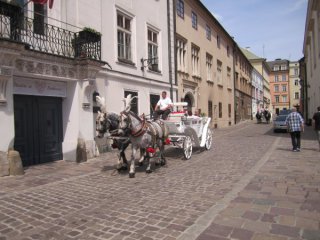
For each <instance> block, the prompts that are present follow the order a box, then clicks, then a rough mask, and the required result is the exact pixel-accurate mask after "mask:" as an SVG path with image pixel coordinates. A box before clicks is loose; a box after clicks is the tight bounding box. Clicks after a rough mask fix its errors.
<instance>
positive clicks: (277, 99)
mask: <svg viewBox="0 0 320 240" xmlns="http://www.w3.org/2000/svg"><path fill="white" fill-rule="evenodd" d="M274 97H275V99H276V103H279V102H280V101H279V100H280V98H279V96H278V95H276V96H274Z"/></svg>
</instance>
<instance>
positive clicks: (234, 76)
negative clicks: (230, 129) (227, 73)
mask: <svg viewBox="0 0 320 240" xmlns="http://www.w3.org/2000/svg"><path fill="white" fill-rule="evenodd" d="M236 52H237V51H236V44H234V45H233V64H232V65H233V109H234V124H237V109H236V105H237V101H236V62H235V57H236Z"/></svg>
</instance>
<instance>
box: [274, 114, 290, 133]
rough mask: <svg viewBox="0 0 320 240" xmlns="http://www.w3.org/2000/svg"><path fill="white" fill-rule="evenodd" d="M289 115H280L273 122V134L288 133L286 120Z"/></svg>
mask: <svg viewBox="0 0 320 240" xmlns="http://www.w3.org/2000/svg"><path fill="white" fill-rule="evenodd" d="M287 116H288V115H279V116H277V117H276V119H275V120H273V132H278V131H279V132H280V131H281V132H286V131H287V125H286V118H287Z"/></svg>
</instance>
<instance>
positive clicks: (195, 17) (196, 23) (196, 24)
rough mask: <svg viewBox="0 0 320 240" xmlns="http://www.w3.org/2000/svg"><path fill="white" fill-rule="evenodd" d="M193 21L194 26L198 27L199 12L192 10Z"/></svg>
mask: <svg viewBox="0 0 320 240" xmlns="http://www.w3.org/2000/svg"><path fill="white" fill-rule="evenodd" d="M191 21H192V27H193V28H194V29H198V17H197V14H195V13H194V12H191Z"/></svg>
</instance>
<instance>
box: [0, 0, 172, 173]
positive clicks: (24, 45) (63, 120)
mask: <svg viewBox="0 0 320 240" xmlns="http://www.w3.org/2000/svg"><path fill="white" fill-rule="evenodd" d="M19 4H20V5H19ZM24 4H25V7H24V9H23V10H22V9H21V6H23V5H24ZM172 4H173V3H172V1H170V0H168V1H148V2H146V1H143V0H136V1H130V0H113V1H111V0H108V1H98V0H92V1H84V0H74V1H62V0H55V1H54V5H53V7H52V9H49V8H48V6H47V5H40V4H33V2H29V1H26V0H0V26H1V27H0V38H1V39H2V40H0V121H1V123H0V135H1V139H0V176H1V175H6V172H7V168H8V160H7V152H8V150H9V149H15V150H17V151H19V152H20V155H21V158H22V160H23V164H24V166H27V165H34V164H39V163H43V162H48V161H54V160H59V159H65V160H71V161H75V160H76V159H78V160H81V159H80V158H81V157H80V156H79V154H77V149H78V150H79V149H80V150H81V147H82V148H83V146H84V144H85V155H86V157H88V158H91V157H93V156H94V155H95V154H96V152H95V149H96V144H95V140H94V138H95V114H94V113H93V111H94V107H95V105H96V103H95V102H94V101H93V95H94V94H96V93H99V94H100V96H104V97H105V98H106V105H107V108H108V109H107V110H108V111H114V112H118V113H119V112H120V111H121V109H122V107H123V102H122V99H123V98H124V96H125V94H128V93H133V94H136V95H137V96H138V101H137V105H136V106H133V109H137V111H138V113H139V114H141V113H146V114H148V113H150V105H151V104H150V99H152V100H153V101H155V100H156V99H157V98H158V97H159V95H160V93H161V91H163V90H166V91H168V92H170V90H171V92H172V93H174V94H173V95H174V96H173V100H175V96H176V87H175V85H176V83H175V78H174V76H175V74H174V73H175V69H174V54H171V53H170V51H169V50H170V49H171V50H172V49H173V44H172V43H173V36H174V34H173V19H172V11H173V7H172ZM37 13H40V14H37ZM168 13H169V14H168ZM168 16H170V17H168ZM26 17H28V18H26ZM84 27H89V28H91V29H89V30H91V33H90V34H92V29H95V30H96V31H97V32H100V33H102V36H99V34H98V35H97V34H95V35H94V36H88V35H87V34H88V33H86V35H85V37H84V38H83V37H82V35H81V34H80V33H79V32H80V31H81V30H82V29H83V28H84ZM100 38H101V39H100ZM172 52H173V51H172ZM151 58H152V59H151ZM147 59H149V60H150V61H149V60H147ZM107 63H108V64H109V66H108V64H107ZM110 66H111V68H112V69H111V68H110Z"/></svg>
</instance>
